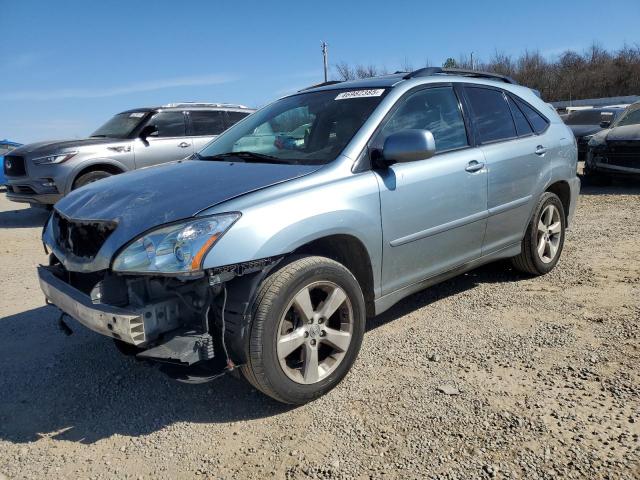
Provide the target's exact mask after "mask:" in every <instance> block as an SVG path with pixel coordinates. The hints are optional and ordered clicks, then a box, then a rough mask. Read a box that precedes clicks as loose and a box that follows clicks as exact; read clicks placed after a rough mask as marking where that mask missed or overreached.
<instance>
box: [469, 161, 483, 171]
mask: <svg viewBox="0 0 640 480" xmlns="http://www.w3.org/2000/svg"><path fill="white" fill-rule="evenodd" d="M483 168H484V162H479V161H477V160H471V161H470V162H469V165H467V168H465V170H466V171H467V172H469V173H474V172H478V171H480V170H482V169H483Z"/></svg>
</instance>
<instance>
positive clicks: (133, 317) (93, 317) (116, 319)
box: [38, 266, 147, 346]
mask: <svg viewBox="0 0 640 480" xmlns="http://www.w3.org/2000/svg"><path fill="white" fill-rule="evenodd" d="M53 272H54V267H44V266H40V267H38V278H39V280H40V288H41V289H42V291H43V292H44V294H45V296H46V297H47V301H48V302H49V303H52V304H54V305H55V306H56V307H58V308H59V309H60V310H62V311H63V312H64V313H66V314H67V315H69V316H70V317H72V318H74V319H76V320H77V321H78V322H80V323H82V324H83V325H84V326H85V327H87V328H89V329H91V330H93V331H94V332H97V333H101V334H102V335H106V336H107V337H112V338H115V339H117V340H122V341H123V342H126V343H130V344H132V345H136V346H138V345H143V344H145V343H147V336H146V332H145V324H144V318H143V317H144V314H141V313H137V312H131V311H127V310H125V309H122V308H119V307H114V306H110V305H104V304H94V303H93V301H92V300H91V297H89V296H88V295H86V294H85V293H83V292H81V291H80V290H77V289H75V288H74V287H72V286H71V285H69V284H68V283H66V282H64V281H63V280H61V279H60V278H58V277H57V276H56V275H55V274H54V273H53Z"/></svg>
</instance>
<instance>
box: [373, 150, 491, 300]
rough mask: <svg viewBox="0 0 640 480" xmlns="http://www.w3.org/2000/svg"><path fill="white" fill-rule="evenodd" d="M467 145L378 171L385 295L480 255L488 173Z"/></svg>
mask: <svg viewBox="0 0 640 480" xmlns="http://www.w3.org/2000/svg"><path fill="white" fill-rule="evenodd" d="M474 161H475V162H479V163H482V162H484V157H483V154H482V151H481V150H479V149H466V150H461V151H456V152H450V153H444V154H440V155H436V156H435V157H432V158H430V159H428V160H422V161H418V162H412V163H404V164H395V165H392V166H391V167H389V168H388V169H387V170H386V171H379V172H378V175H379V176H380V179H381V181H380V202H381V214H382V230H383V239H384V240H383V242H384V245H383V252H384V253H383V272H382V285H383V291H382V293H383V295H384V294H386V293H390V292H392V291H394V290H397V289H398V288H401V287H404V286H406V285H410V284H412V283H415V282H418V281H420V280H422V279H424V278H427V277H430V276H433V275H436V274H438V273H442V272H444V271H447V270H449V269H451V268H453V267H455V266H457V265H460V264H463V263H465V262H467V261H470V260H472V259H475V258H478V257H479V256H480V253H481V247H482V239H483V236H484V232H485V227H486V217H487V171H486V169H485V168H482V169H480V170H477V171H475V172H467V171H466V169H467V167H468V166H469V164H473V163H472V162H474Z"/></svg>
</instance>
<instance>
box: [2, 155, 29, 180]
mask: <svg viewBox="0 0 640 480" xmlns="http://www.w3.org/2000/svg"><path fill="white" fill-rule="evenodd" d="M4 174H5V175H7V176H9V177H23V176H25V175H26V174H27V171H26V170H25V168H24V157H20V156H18V155H6V156H5V157H4Z"/></svg>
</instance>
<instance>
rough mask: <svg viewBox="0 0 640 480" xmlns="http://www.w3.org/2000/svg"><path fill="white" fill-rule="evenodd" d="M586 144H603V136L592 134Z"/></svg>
mask: <svg viewBox="0 0 640 480" xmlns="http://www.w3.org/2000/svg"><path fill="white" fill-rule="evenodd" d="M587 145H589V146H590V147H597V146H598V145H604V138H602V137H600V136H598V135H592V136H591V138H590V139H589V143H587Z"/></svg>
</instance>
